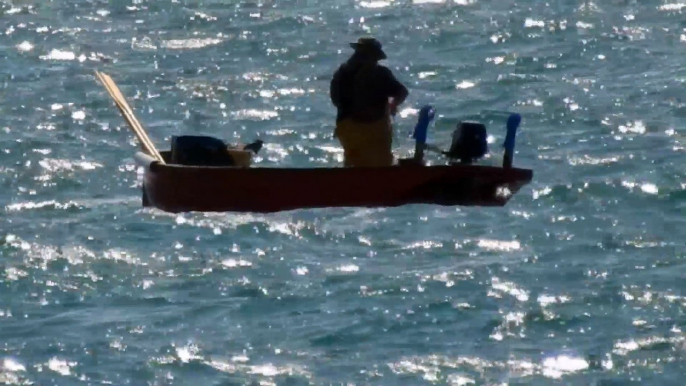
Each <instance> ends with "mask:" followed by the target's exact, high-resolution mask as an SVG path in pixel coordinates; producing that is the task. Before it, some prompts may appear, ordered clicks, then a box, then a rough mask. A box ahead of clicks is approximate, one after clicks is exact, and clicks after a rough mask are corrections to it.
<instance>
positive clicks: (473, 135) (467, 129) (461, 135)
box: [445, 121, 488, 164]
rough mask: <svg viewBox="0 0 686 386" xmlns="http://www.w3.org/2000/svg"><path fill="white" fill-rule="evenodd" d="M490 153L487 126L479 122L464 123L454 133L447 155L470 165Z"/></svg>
mask: <svg viewBox="0 0 686 386" xmlns="http://www.w3.org/2000/svg"><path fill="white" fill-rule="evenodd" d="M486 153H488V133H487V132H486V125H484V124H483V123H479V122H470V121H464V122H460V123H459V124H458V125H457V128H456V129H455V131H454V132H453V141H452V144H451V146H450V150H448V151H447V152H446V153H445V154H446V155H447V156H448V157H449V158H451V159H456V160H459V161H460V162H462V163H466V164H470V163H472V162H474V161H475V160H478V159H480V158H482V157H483V156H484V155H486Z"/></svg>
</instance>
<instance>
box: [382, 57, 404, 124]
mask: <svg viewBox="0 0 686 386" xmlns="http://www.w3.org/2000/svg"><path fill="white" fill-rule="evenodd" d="M382 69H383V70H382V71H383V72H384V77H385V78H386V84H387V88H388V95H389V96H390V97H392V98H393V102H391V113H392V114H393V115H395V110H396V109H397V107H398V106H400V105H401V104H403V102H405V99H407V96H408V95H409V93H410V92H409V91H408V90H407V87H405V85H403V84H402V83H400V81H398V79H396V77H395V76H394V75H393V72H392V71H391V70H390V69H389V68H387V67H382Z"/></svg>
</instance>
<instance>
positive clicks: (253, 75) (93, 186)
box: [0, 0, 686, 385]
mask: <svg viewBox="0 0 686 386" xmlns="http://www.w3.org/2000/svg"><path fill="white" fill-rule="evenodd" d="M684 12H686V4H684V3H683V2H680V1H679V0H647V1H602V2H601V1H597V2H593V1H583V0H571V1H569V0H554V1H548V2H541V1H533V0H527V1H512V0H501V1H485V0H454V1H448V0H445V1H442V0H435V1H428V0H425V1H419V0H414V1H411V0H383V1H354V0H346V1H340V0H326V1H324V0H286V1H270V0H262V1H228V0H203V1H187V0H155V1H152V0H122V1H100V0H89V1H86V0H69V1H67V0H53V1H32V0H21V1H19V0H17V1H4V2H1V3H0V34H2V38H1V39H0V49H1V52H2V57H3V59H4V60H3V62H2V63H3V65H2V66H1V68H0V76H1V78H0V79H1V81H0V85H2V92H1V93H0V184H1V186H2V188H1V189H0V204H1V205H0V210H1V211H2V212H1V213H0V383H3V384H12V385H23V384H33V385H81V384H83V385H100V384H112V385H308V384H310V385H427V384H430V385H553V384H565V385H572V384H573V385H683V384H684V380H683V375H684V373H685V368H684V363H685V362H684V357H685V355H686V351H685V350H686V341H685V336H684V332H683V330H684V328H686V317H685V316H684V307H685V306H686V298H685V296H686V293H685V290H686V284H684V283H685V281H684V272H685V270H686V264H685V261H686V259H685V257H686V252H685V251H684V240H685V239H686V221H685V220H684V208H685V204H684V203H685V202H686V201H685V200H686V194H685V193H684V186H685V184H686V179H685V177H684V172H683V168H684V164H686V155H685V153H684V132H685V130H686V125H685V124H684V118H685V117H686V101H685V98H686V94H685V92H684V80H686V71H685V70H684V54H685V53H686V30H685V29H684V27H685V25H684V20H685V19H684V18H685V17H686V14H685V13H684ZM366 35H372V36H374V37H376V38H378V39H379V40H380V41H381V42H382V44H383V46H384V49H385V50H386V53H387V55H388V60H386V61H384V63H383V64H384V65H386V66H388V67H389V68H390V69H392V71H393V72H394V74H395V75H396V76H397V77H398V78H399V79H400V80H401V81H402V82H404V83H405V84H406V85H407V86H408V88H409V90H410V96H409V98H408V100H407V102H406V103H405V104H404V105H403V106H401V108H400V111H399V113H398V116H397V117H396V118H395V123H394V124H395V130H396V138H395V142H394V151H396V154H397V155H398V156H408V155H411V154H412V151H413V148H414V144H413V142H412V139H411V138H410V133H411V131H412V128H413V127H414V124H415V123H416V119H417V116H416V114H417V111H418V110H419V109H420V108H421V107H422V106H424V105H425V104H431V105H432V106H434V107H435V108H436V113H437V116H436V118H435V120H434V122H432V125H431V127H430V139H431V141H432V142H433V143H434V144H436V145H438V146H441V147H442V148H446V149H447V147H448V146H449V144H450V135H451V134H452V131H453V130H454V129H455V127H456V126H457V124H458V123H459V122H460V121H461V120H476V121H480V122H483V123H485V124H486V125H487V128H488V133H489V136H490V137H491V139H490V144H489V147H490V149H491V157H492V158H490V159H486V160H483V162H493V163H494V164H496V165H497V164H500V163H501V162H502V141H503V139H504V136H505V122H506V119H507V114H508V113H510V112H516V113H519V114H521V115H522V118H523V120H522V124H521V127H520V131H519V133H518V136H517V143H516V154H515V157H514V166H515V167H522V168H530V169H533V170H534V179H533V181H532V183H531V184H530V185H528V186H526V187H525V188H523V189H522V191H521V192H519V193H518V194H517V195H515V196H514V197H513V198H512V199H511V201H510V203H509V204H508V205H507V206H505V207H503V208H478V207H473V208H469V207H440V206H431V205H412V206H406V207H399V208H386V209H384V208H376V209H359V208H339V209H317V210H297V211H291V212H284V213H276V214H269V215H258V214H241V213H215V214H202V213H186V214H170V213H164V212H161V211H158V210H155V209H151V208H142V206H141V190H140V182H139V181H138V176H137V167H136V165H135V163H134V160H133V154H134V153H135V151H137V143H136V141H135V139H134V136H133V135H132V133H131V132H130V131H129V129H128V128H127V127H126V126H125V124H124V121H123V119H122V118H121V116H120V115H119V113H118V111H117V110H116V107H115V106H114V104H113V103H112V101H111V100H110V98H109V97H108V95H107V93H106V92H105V90H104V88H103V87H102V85H100V84H99V83H98V82H97V81H96V79H95V77H94V71H95V70H100V71H104V72H105V73H107V74H109V75H111V76H112V78H113V79H114V81H115V82H116V83H117V84H118V85H119V87H120V88H121V90H122V92H123V93H124V94H125V95H126V97H127V99H128V101H129V103H130V104H131V106H132V108H133V109H134V111H135V113H136V115H137V116H138V118H139V120H140V121H141V123H142V125H143V126H144V127H145V129H146V130H147V131H148V133H149V135H150V137H151V138H152V140H153V141H154V143H155V144H156V145H157V147H158V148H160V149H168V148H169V144H170V138H171V136H172V135H182V134H188V135H211V136H215V137H218V138H221V139H223V140H225V141H227V142H232V143H233V142H242V143H248V142H252V141H253V140H255V139H257V138H260V139H262V140H264V141H265V146H264V148H263V149H262V151H261V152H260V156H259V157H258V158H257V159H256V160H255V161H256V164H255V166H256V167H260V166H270V167H289V166H296V167H327V166H339V165H341V161H342V159H341V156H342V155H341V149H340V146H339V144H338V142H337V141H336V140H335V139H334V138H333V137H332V132H333V122H334V119H335V111H334V109H333V107H332V105H331V103H330V100H329V96H328V87H329V82H330V80H331V76H332V74H333V72H334V71H335V69H336V67H337V66H338V65H339V64H340V63H342V62H343V61H345V60H346V59H347V58H348V56H349V55H350V53H351V49H350V47H349V45H348V44H349V43H350V42H354V41H356V40H357V39H358V38H359V37H361V36H366ZM498 157H500V158H498ZM427 159H428V160H429V161H430V162H432V163H434V164H438V163H441V162H445V159H441V156H440V155H437V154H433V153H428V152H427ZM237 184H240V181H237ZM184 188H188V187H179V189H184ZM191 188H192V187H191Z"/></svg>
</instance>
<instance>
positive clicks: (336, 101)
mask: <svg viewBox="0 0 686 386" xmlns="http://www.w3.org/2000/svg"><path fill="white" fill-rule="evenodd" d="M340 73H341V71H340V70H337V71H336V72H335V73H334V74H333V78H332V79H331V85H330V87H329V97H330V98H331V103H333V105H334V106H336V107H339V105H340V103H341V99H340V88H341V86H340V83H341V82H340V78H341V75H340Z"/></svg>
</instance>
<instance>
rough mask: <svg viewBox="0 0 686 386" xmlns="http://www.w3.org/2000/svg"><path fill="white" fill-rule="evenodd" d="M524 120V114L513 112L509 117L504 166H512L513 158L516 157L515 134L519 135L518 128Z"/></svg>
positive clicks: (504, 145) (504, 144)
mask: <svg viewBox="0 0 686 386" xmlns="http://www.w3.org/2000/svg"><path fill="white" fill-rule="evenodd" d="M521 122H522V116H521V115H519V114H511V115H510V117H509V118H507V134H506V135H505V142H504V143H503V147H504V148H505V157H504V158H503V167H504V168H511V167H512V158H513V157H514V148H515V136H516V135H517V128H519V124H520V123H521Z"/></svg>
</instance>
